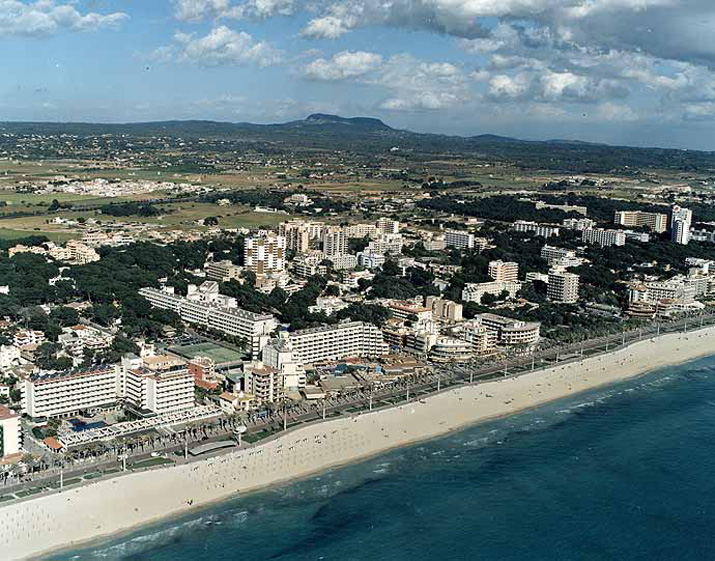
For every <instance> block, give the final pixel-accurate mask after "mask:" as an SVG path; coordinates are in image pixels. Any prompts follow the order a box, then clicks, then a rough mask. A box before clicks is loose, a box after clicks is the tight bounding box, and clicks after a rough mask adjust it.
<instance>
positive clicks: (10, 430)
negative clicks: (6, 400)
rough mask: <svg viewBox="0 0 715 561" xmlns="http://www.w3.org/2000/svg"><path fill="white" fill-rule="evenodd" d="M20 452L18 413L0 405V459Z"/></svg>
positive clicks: (20, 429)
mask: <svg viewBox="0 0 715 561" xmlns="http://www.w3.org/2000/svg"><path fill="white" fill-rule="evenodd" d="M21 452H22V428H21V426H20V415H18V414H17V413H15V412H14V411H12V410H10V409H8V408H7V407H5V406H4V405H0V460H2V459H10V458H13V457H17V456H18V455H19V454H20V453H21Z"/></svg>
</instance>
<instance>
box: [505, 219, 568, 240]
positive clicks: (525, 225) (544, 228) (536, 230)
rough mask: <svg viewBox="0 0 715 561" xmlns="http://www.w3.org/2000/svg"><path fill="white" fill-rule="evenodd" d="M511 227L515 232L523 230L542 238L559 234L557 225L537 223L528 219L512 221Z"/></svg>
mask: <svg viewBox="0 0 715 561" xmlns="http://www.w3.org/2000/svg"><path fill="white" fill-rule="evenodd" d="M512 229H513V230H514V231H515V232H525V233H528V234H532V235H534V236H539V237H542V238H551V237H553V236H558V235H559V234H561V229H560V228H559V227H558V226H552V225H550V224H537V223H536V222H530V221H528V220H517V221H516V222H514V225H513V227H512Z"/></svg>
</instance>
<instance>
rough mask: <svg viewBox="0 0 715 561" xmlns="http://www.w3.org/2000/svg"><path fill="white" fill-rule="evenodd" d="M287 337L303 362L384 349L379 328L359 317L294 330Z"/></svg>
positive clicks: (372, 353) (378, 352)
mask: <svg viewBox="0 0 715 561" xmlns="http://www.w3.org/2000/svg"><path fill="white" fill-rule="evenodd" d="M289 340H290V343H291V345H292V347H293V351H294V352H295V353H296V355H297V357H298V358H299V359H300V360H301V361H302V362H303V363H304V364H311V363H314V362H322V361H326V360H338V359H341V358H345V357H378V356H381V355H383V354H386V353H387V345H386V344H385V342H384V340H383V338H382V332H381V331H380V329H378V328H377V327H376V326H374V325H372V324H370V323H364V322H359V321H351V322H343V323H338V324H336V325H326V326H321V327H315V328H311V329H303V330H300V331H294V332H292V333H291V334H290V335H289Z"/></svg>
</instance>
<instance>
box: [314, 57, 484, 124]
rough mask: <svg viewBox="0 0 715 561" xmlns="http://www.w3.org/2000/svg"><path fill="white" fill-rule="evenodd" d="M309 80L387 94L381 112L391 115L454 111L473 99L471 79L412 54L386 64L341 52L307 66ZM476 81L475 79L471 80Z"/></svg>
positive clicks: (452, 67) (453, 68)
mask: <svg viewBox="0 0 715 561" xmlns="http://www.w3.org/2000/svg"><path fill="white" fill-rule="evenodd" d="M302 74H303V76H304V77H306V78H307V79H309V80H316V81H324V82H339V81H340V82H352V83H357V84H362V85H367V86H373V87H376V88H378V89H380V90H384V91H386V92H387V96H386V97H385V98H384V99H383V100H382V101H380V102H379V104H378V108H380V109H385V110H388V111H419V110H437V109H447V108H450V107H455V106H457V105H459V104H460V103H463V102H464V101H465V100H467V99H468V98H470V96H471V94H470V91H469V88H468V83H469V79H468V77H467V76H465V74H464V72H463V71H462V69H461V68H459V67H457V66H455V65H453V64H451V63H448V62H425V61H421V60H419V59H417V58H415V57H414V56H412V55H411V54H407V53H405V54H400V55H394V56H391V57H389V58H388V59H387V60H384V59H383V57H382V56H381V55H379V54H377V53H371V52H365V51H342V52H339V53H337V54H335V55H334V56H333V57H331V58H329V59H326V58H318V59H315V60H314V61H312V62H310V63H308V64H306V65H305V66H304V67H303V69H302ZM472 79H473V80H474V78H472Z"/></svg>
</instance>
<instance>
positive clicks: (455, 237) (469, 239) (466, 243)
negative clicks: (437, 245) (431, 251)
mask: <svg viewBox="0 0 715 561" xmlns="http://www.w3.org/2000/svg"><path fill="white" fill-rule="evenodd" d="M444 243H445V245H446V246H447V247H454V248H457V249H474V245H475V237H474V234H472V233H470V232H462V231H460V230H447V231H446V232H445V233H444Z"/></svg>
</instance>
